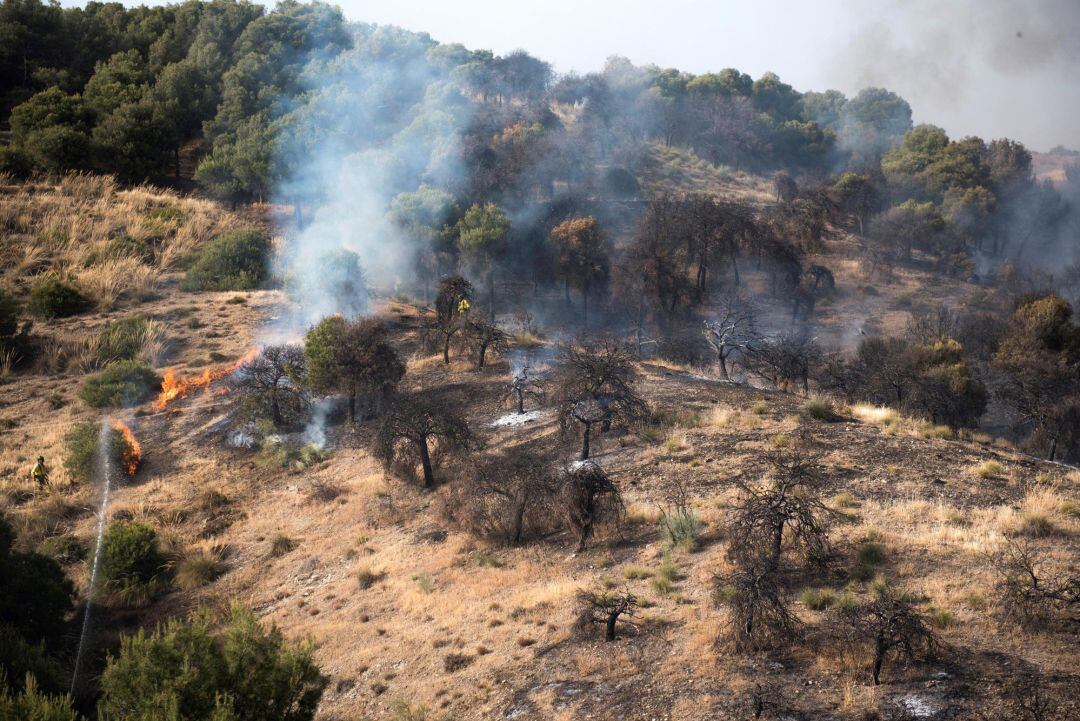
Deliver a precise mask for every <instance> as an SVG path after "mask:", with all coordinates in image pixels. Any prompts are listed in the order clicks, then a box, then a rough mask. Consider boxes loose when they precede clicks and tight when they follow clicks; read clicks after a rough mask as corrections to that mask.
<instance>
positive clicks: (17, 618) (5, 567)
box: [0, 514, 75, 680]
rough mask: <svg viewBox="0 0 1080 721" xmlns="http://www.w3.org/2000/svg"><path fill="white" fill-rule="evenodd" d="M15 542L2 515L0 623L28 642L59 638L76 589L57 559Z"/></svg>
mask: <svg viewBox="0 0 1080 721" xmlns="http://www.w3.org/2000/svg"><path fill="white" fill-rule="evenodd" d="M14 541H15V533H14V531H12V528H11V525H10V524H9V523H8V522H7V519H6V518H5V517H4V516H3V514H0V579H3V582H2V583H0V626H5V625H6V626H9V627H10V628H11V629H13V630H14V632H16V633H18V634H19V636H21V637H22V638H23V640H25V641H26V642H27V643H29V644H37V643H40V642H42V641H45V640H49V641H52V640H55V639H59V638H60V637H61V636H62V634H63V633H64V631H65V630H66V628H67V624H66V622H65V616H66V615H67V614H68V613H70V612H71V610H72V608H73V607H74V598H75V589H74V587H73V586H72V585H71V581H69V580H68V579H67V577H66V576H65V575H64V571H63V569H61V568H60V565H59V564H58V563H57V562H56V561H54V560H53V559H51V558H48V557H46V556H43V555H41V554H39V553H19V552H17V551H14V550H13V549H12V545H13V544H14ZM19 680H21V679H19Z"/></svg>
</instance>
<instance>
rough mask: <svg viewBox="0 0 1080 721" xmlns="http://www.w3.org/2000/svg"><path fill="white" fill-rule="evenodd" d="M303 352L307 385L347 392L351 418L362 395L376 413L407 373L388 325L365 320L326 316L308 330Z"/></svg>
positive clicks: (355, 415) (344, 393)
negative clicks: (389, 332) (390, 335)
mask: <svg viewBox="0 0 1080 721" xmlns="http://www.w3.org/2000/svg"><path fill="white" fill-rule="evenodd" d="M304 355H305V357H306V358H307V366H308V376H307V377H308V384H309V385H310V387H311V388H312V389H313V390H314V391H316V392H321V393H341V394H343V395H346V396H347V397H348V399H349V420H350V421H355V420H356V418H357V412H356V411H357V401H358V400H361V399H366V400H367V401H368V403H369V405H370V406H371V408H372V409H373V410H375V411H376V412H377V411H378V410H379V408H380V407H381V405H382V404H383V402H384V400H385V399H386V398H387V397H388V396H389V394H391V393H392V392H393V390H394V389H395V388H396V387H397V384H398V382H399V381H400V380H401V378H402V376H404V375H405V365H404V364H403V363H402V362H401V359H400V358H398V354H397V351H395V350H394V347H393V346H392V345H390V341H389V334H388V332H387V330H386V326H384V325H383V324H382V323H380V322H378V321H376V320H371V319H367V318H357V319H355V320H347V319H345V318H343V317H341V316H330V317H328V318H324V319H323V320H322V321H321V322H320V323H319V324H318V325H317V326H315V327H314V328H312V329H311V330H310V331H308V334H307V337H306V338H305V345H304Z"/></svg>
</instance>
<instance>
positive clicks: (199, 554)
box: [173, 550, 222, 591]
mask: <svg viewBox="0 0 1080 721" xmlns="http://www.w3.org/2000/svg"><path fill="white" fill-rule="evenodd" d="M221 572H222V568H221V561H220V560H219V558H218V556H217V555H216V554H215V553H213V552H208V551H201V550H200V551H193V552H191V553H187V554H185V555H184V557H183V558H181V559H180V560H179V561H177V562H176V567H175V569H174V571H173V581H174V583H176V585H177V587H179V588H182V589H184V590H185V591H193V590H195V589H196V588H202V587H203V586H205V585H206V584H208V583H210V582H211V581H213V580H214V579H215V578H217V577H218V576H220V575H221Z"/></svg>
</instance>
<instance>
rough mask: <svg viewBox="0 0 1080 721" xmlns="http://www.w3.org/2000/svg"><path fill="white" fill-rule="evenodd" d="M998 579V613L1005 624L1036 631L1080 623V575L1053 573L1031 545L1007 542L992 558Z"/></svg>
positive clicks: (1076, 572)
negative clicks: (1055, 623) (1057, 624)
mask: <svg viewBox="0 0 1080 721" xmlns="http://www.w3.org/2000/svg"><path fill="white" fill-rule="evenodd" d="M991 563H992V565H993V567H994V570H995V571H996V572H997V575H998V580H997V585H996V592H997V596H998V611H999V615H1000V617H1001V619H1002V620H1003V621H1008V622H1012V623H1017V624H1019V625H1021V626H1024V627H1027V628H1033V627H1037V626H1040V625H1044V624H1047V623H1051V622H1053V621H1055V620H1058V621H1064V622H1067V623H1070V624H1073V625H1075V624H1077V623H1080V572H1078V569H1076V568H1075V567H1071V568H1068V569H1065V570H1062V571H1058V572H1053V571H1051V570H1048V569H1047V565H1048V564H1047V563H1046V562H1045V560H1044V559H1042V558H1040V556H1039V553H1038V551H1037V550H1035V548H1034V547H1033V546H1031V545H1027V544H1023V543H1020V542H1017V541H1014V540H1011V539H1009V540H1006V541H1005V545H1004V546H1003V547H1002V549H1001V551H1000V552H999V553H998V554H997V555H996V556H994V557H992V558H991Z"/></svg>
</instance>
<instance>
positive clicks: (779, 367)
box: [746, 330, 822, 395]
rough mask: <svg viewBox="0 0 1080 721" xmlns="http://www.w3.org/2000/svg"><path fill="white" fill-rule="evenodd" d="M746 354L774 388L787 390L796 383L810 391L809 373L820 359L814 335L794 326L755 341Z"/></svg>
mask: <svg viewBox="0 0 1080 721" xmlns="http://www.w3.org/2000/svg"><path fill="white" fill-rule="evenodd" d="M746 358H747V361H748V365H749V366H750V368H751V370H753V371H754V372H755V373H756V374H758V375H759V376H761V377H762V378H765V379H766V380H768V381H769V382H770V383H772V384H773V385H774V386H776V387H777V388H782V389H784V390H788V389H789V388H790V387H791V386H792V385H793V384H796V385H798V386H801V388H802V391H803V394H804V395H805V394H809V393H810V376H811V374H812V372H813V371H814V369H815V368H817V366H818V365H819V364H820V363H821V360H822V352H821V347H820V346H819V345H818V342H817V339H816V338H813V337H812V336H810V334H809V333H807V332H806V331H805V330H796V331H792V332H789V333H781V334H780V335H777V336H774V337H772V338H767V339H765V340H762V341H760V342H758V343H756V344H754V345H753V346H752V348H751V349H750V352H749V353H747V355H746Z"/></svg>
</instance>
